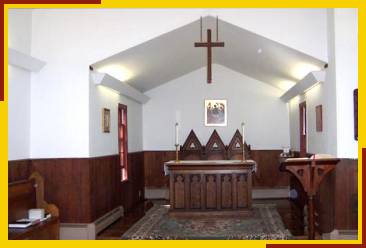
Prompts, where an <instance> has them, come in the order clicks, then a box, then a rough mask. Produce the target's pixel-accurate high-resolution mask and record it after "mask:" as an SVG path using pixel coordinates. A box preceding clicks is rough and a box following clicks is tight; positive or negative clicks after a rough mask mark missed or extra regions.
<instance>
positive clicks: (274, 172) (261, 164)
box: [251, 150, 290, 188]
mask: <svg viewBox="0 0 366 248" xmlns="http://www.w3.org/2000/svg"><path fill="white" fill-rule="evenodd" d="M281 152H282V151H281V150H252V151H251V156H252V159H253V160H254V161H256V162H257V172H256V173H254V174H253V187H254V188H276V187H287V186H289V182H290V181H289V175H288V174H287V173H283V172H280V170H279V166H280V163H279V156H280V154H281Z"/></svg>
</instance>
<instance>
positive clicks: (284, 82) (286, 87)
mask: <svg viewBox="0 0 366 248" xmlns="http://www.w3.org/2000/svg"><path fill="white" fill-rule="evenodd" d="M295 84H296V83H295V82H294V81H291V80H282V81H280V82H279V83H278V87H279V88H280V89H282V90H284V91H288V90H289V89H291V88H292V87H293V86H294V85H295Z"/></svg>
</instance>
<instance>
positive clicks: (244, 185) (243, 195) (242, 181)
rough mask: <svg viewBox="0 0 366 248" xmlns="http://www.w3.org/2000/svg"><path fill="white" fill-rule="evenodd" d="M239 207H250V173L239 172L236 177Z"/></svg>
mask: <svg viewBox="0 0 366 248" xmlns="http://www.w3.org/2000/svg"><path fill="white" fill-rule="evenodd" d="M236 184H237V189H238V192H237V195H238V208H246V207H248V190H247V189H248V175H246V174H239V175H237V177H236Z"/></svg>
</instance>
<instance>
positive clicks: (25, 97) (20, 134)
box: [8, 9, 32, 160]
mask: <svg viewBox="0 0 366 248" xmlns="http://www.w3.org/2000/svg"><path fill="white" fill-rule="evenodd" d="M31 28H32V16H31V12H30V11H29V10H22V9H17V10H10V11H9V22H8V31H9V33H8V44H9V47H11V48H14V49H16V50H18V51H21V52H23V53H26V54H30V47H31ZM8 75H9V82H8V103H9V104H8V110H9V111H8V113H9V114H8V144H9V149H8V159H9V160H17V159H25V158H29V155H30V154H29V151H30V148H29V146H30V104H31V102H30V83H31V73H30V72H28V71H25V70H23V69H20V68H18V67H14V66H10V65H9V66H8Z"/></svg>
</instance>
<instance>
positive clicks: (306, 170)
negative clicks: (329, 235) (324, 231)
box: [280, 157, 340, 239]
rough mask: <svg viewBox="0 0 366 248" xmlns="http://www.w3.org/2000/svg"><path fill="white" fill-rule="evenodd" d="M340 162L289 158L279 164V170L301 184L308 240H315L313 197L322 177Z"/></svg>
mask: <svg viewBox="0 0 366 248" xmlns="http://www.w3.org/2000/svg"><path fill="white" fill-rule="evenodd" d="M339 161H340V159H337V158H313V157H312V158H289V159H286V160H285V161H283V162H281V167H280V170H281V171H283V170H287V171H289V172H290V173H291V174H293V175H294V176H295V177H296V178H297V179H298V180H299V181H300V183H301V186H302V187H303V189H304V191H305V192H306V194H307V200H308V238H309V239H315V221H314V196H315V195H316V193H317V191H318V189H319V186H320V183H321V182H322V181H323V179H324V177H325V176H326V175H327V174H328V173H329V172H330V171H332V170H333V169H334V168H335V166H336V164H337V163H338V162H339Z"/></svg>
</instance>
